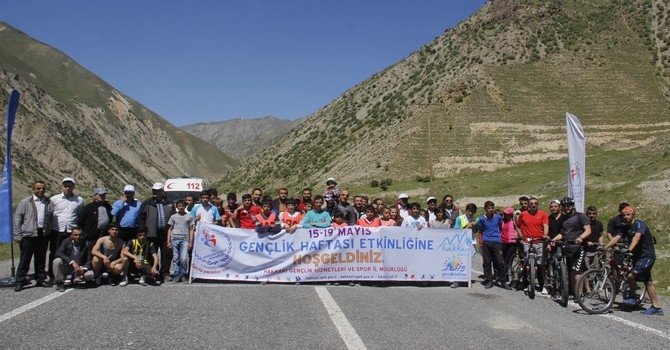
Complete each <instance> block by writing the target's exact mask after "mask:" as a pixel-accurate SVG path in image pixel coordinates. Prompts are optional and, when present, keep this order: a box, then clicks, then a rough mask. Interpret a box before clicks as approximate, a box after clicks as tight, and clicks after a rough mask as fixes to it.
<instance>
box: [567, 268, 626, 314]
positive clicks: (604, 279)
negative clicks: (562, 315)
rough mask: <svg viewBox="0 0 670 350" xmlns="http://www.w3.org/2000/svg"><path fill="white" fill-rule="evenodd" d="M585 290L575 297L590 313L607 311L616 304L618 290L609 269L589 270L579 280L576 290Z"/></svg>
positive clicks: (583, 308)
mask: <svg viewBox="0 0 670 350" xmlns="http://www.w3.org/2000/svg"><path fill="white" fill-rule="evenodd" d="M578 291H583V292H582V294H581V295H580V296H578V297H576V298H575V299H576V300H577V304H579V306H580V307H581V308H582V310H584V311H586V312H588V313H590V314H602V313H603V312H607V310H609V309H610V308H611V307H612V305H613V304H614V298H615V296H616V291H615V288H614V282H613V281H612V278H611V277H610V276H609V275H608V273H607V270H605V269H600V270H589V271H587V272H586V273H584V274H583V275H582V276H581V277H580V278H579V281H578V282H577V288H575V292H578Z"/></svg>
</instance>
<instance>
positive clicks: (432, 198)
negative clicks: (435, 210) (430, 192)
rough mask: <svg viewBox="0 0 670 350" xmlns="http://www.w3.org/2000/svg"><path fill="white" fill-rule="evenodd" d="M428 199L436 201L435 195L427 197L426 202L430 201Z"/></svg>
mask: <svg viewBox="0 0 670 350" xmlns="http://www.w3.org/2000/svg"><path fill="white" fill-rule="evenodd" d="M430 201H437V198H435V197H428V199H426V203H428V202H430Z"/></svg>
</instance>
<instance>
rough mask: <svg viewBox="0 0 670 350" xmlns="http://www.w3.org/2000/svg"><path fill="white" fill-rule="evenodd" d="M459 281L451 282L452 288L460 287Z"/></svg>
mask: <svg viewBox="0 0 670 350" xmlns="http://www.w3.org/2000/svg"><path fill="white" fill-rule="evenodd" d="M458 284H459V283H458V282H451V288H458Z"/></svg>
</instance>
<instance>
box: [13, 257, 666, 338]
mask: <svg viewBox="0 0 670 350" xmlns="http://www.w3.org/2000/svg"><path fill="white" fill-rule="evenodd" d="M5 265H6V264H5ZM473 266H475V267H479V266H481V263H480V262H475V263H474V264H473ZM3 267H4V265H2V266H0V268H3ZM478 274H479V271H476V270H475V271H473V275H474V276H477V275H478ZM475 280H476V279H475ZM663 302H664V305H663V306H665V307H666V309H667V308H668V307H670V304H668V303H667V300H666V299H664V300H663ZM640 310H642V309H636V310H625V309H621V308H619V307H615V308H614V309H613V310H612V312H611V313H609V314H607V315H602V316H598V315H587V314H585V313H584V312H583V311H581V309H579V306H577V305H576V304H574V303H571V304H570V305H568V307H567V308H566V307H562V306H560V305H559V304H558V303H557V302H555V301H553V300H551V299H550V298H548V297H543V296H539V295H538V296H537V297H536V299H534V300H529V299H528V297H527V296H526V295H525V294H524V293H523V292H522V291H507V290H504V289H502V288H499V287H494V288H492V289H485V288H484V287H483V286H482V285H481V284H480V283H474V284H473V285H472V287H471V288H466V287H461V288H449V287H447V286H438V285H431V286H372V285H364V286H360V287H350V286H348V285H341V286H326V285H323V284H301V285H280V284H268V285H259V284H247V283H223V282H215V283H212V282H194V283H192V284H190V285H188V284H171V283H167V284H165V285H162V286H147V287H142V286H140V285H138V284H131V285H129V286H127V287H112V286H109V285H104V286H101V287H99V288H96V289H68V290H67V291H66V292H64V293H59V292H56V291H55V290H54V289H53V288H38V287H33V288H27V289H25V290H24V291H22V292H20V293H16V292H14V291H13V289H12V288H1V289H0V339H2V340H1V341H2V344H0V348H7V349H39V348H42V349H65V348H67V349H80V348H93V349H109V348H114V349H124V348H143V349H152V348H155V349H163V348H180V347H184V348H195V349H206V348H216V349H240V348H244V349H268V348H274V349H296V348H306V349H347V348H348V349H486V348H499V347H503V346H504V348H509V349H530V348H544V349H566V348H574V349H638V348H640V349H641V348H645V349H667V344H668V343H669V342H670V317H669V316H670V315H668V316H645V315H642V314H640Z"/></svg>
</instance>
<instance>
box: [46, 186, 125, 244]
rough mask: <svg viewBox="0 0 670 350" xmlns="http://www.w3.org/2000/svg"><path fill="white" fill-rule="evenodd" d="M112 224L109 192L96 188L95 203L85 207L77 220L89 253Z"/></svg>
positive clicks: (94, 192) (94, 191)
mask: <svg viewBox="0 0 670 350" xmlns="http://www.w3.org/2000/svg"><path fill="white" fill-rule="evenodd" d="M110 222H112V206H111V205H109V203H108V202H107V190H106V189H104V188H96V189H95V190H93V201H92V202H91V203H88V204H86V205H84V207H83V208H82V210H81V213H79V217H78V218H77V226H79V227H81V228H82V229H83V233H82V236H83V240H84V241H85V242H86V244H87V247H88V250H89V251H90V250H91V248H93V245H94V244H95V242H96V241H97V240H98V238H100V237H102V236H103V235H104V234H105V233H106V230H107V226H108V225H109V223H110ZM70 238H71V237H70ZM59 248H60V247H59Z"/></svg>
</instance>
